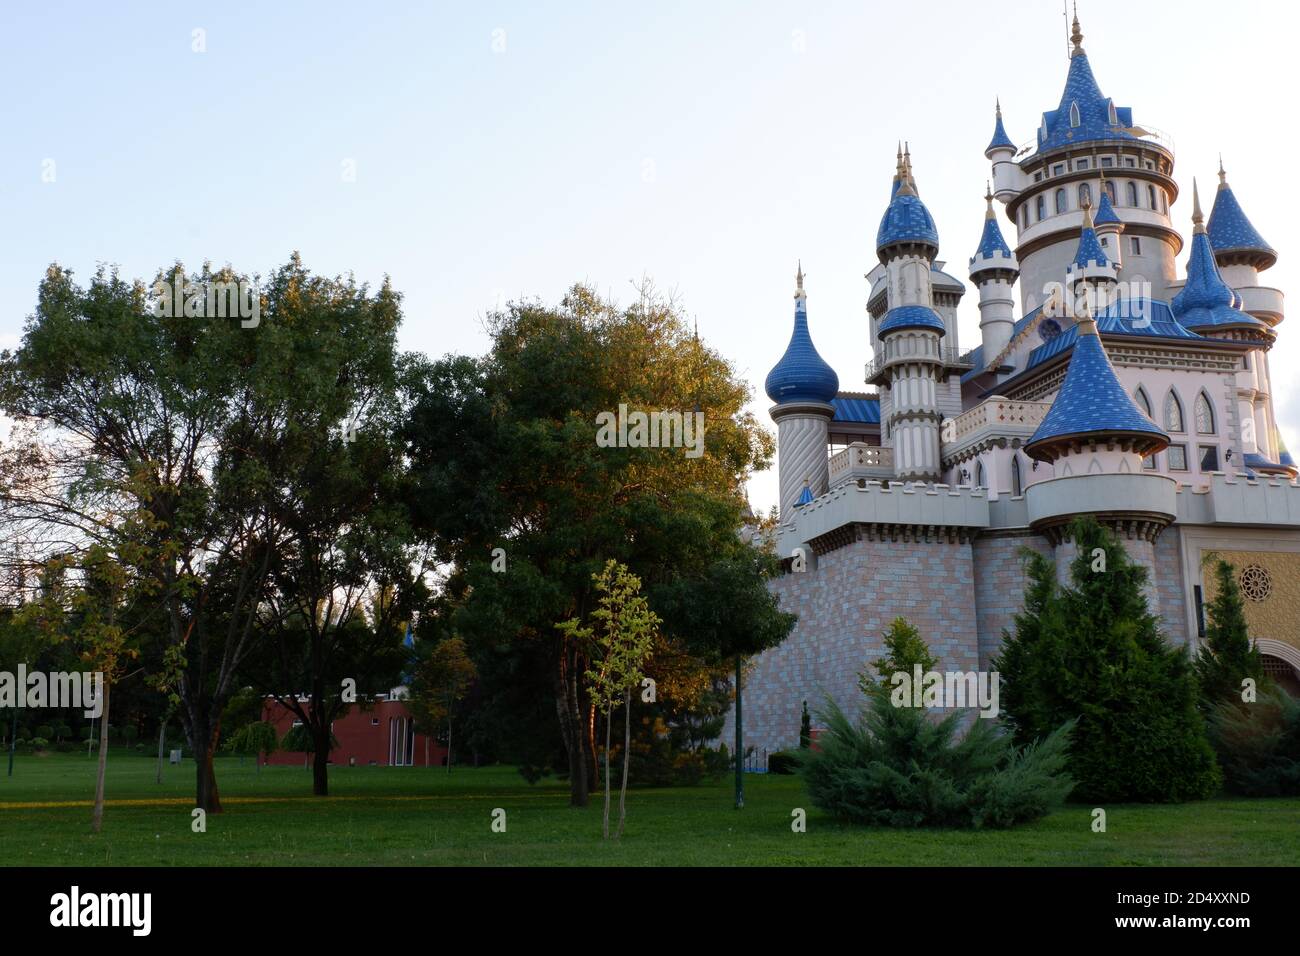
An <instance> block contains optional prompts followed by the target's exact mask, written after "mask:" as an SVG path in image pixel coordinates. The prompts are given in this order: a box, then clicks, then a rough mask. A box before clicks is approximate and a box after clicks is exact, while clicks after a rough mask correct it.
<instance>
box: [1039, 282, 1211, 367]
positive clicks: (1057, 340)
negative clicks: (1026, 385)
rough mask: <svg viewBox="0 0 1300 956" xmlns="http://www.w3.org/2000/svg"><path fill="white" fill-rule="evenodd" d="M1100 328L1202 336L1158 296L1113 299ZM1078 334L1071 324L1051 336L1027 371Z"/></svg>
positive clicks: (1067, 345) (1161, 336) (1064, 347)
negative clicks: (1125, 300)
mask: <svg viewBox="0 0 1300 956" xmlns="http://www.w3.org/2000/svg"><path fill="white" fill-rule="evenodd" d="M1096 321H1097V331H1098V332H1100V333H1101V334H1103V335H1140V336H1146V337H1149V338H1158V339H1197V340H1201V336H1199V335H1197V334H1196V333H1195V332H1191V331H1189V330H1188V329H1187V328H1185V327H1184V326H1183V325H1182V324H1180V323H1179V321H1178V320H1177V319H1176V318H1175V317H1174V314H1173V312H1172V311H1171V310H1170V308H1169V305H1168V303H1165V302H1161V301H1160V300H1159V299H1132V300H1130V301H1129V302H1127V303H1123V302H1113V303H1111V304H1110V306H1109V307H1107V309H1106V311H1104V312H1102V313H1100V314H1098V315H1097V317H1096ZM1078 336H1079V329H1078V326H1075V325H1072V326H1070V327H1069V328H1068V329H1066V330H1065V331H1063V332H1061V334H1060V335H1057V336H1054V337H1053V338H1050V339H1048V340H1047V341H1046V342H1044V343H1043V344H1042V345H1040V346H1038V348H1036V349H1034V350H1033V351H1032V352H1030V353H1029V358H1028V359H1027V360H1026V361H1025V368H1024V370H1025V371H1029V369H1031V368H1036V367H1037V366H1039V365H1042V364H1043V363H1044V362H1046V361H1047V360H1048V359H1050V358H1052V357H1053V356H1056V355H1061V354H1062V353H1064V352H1068V351H1069V350H1070V349H1071V348H1073V347H1074V343H1075V342H1076V341H1077V339H1078Z"/></svg>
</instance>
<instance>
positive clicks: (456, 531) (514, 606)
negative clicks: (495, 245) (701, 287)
mask: <svg viewBox="0 0 1300 956" xmlns="http://www.w3.org/2000/svg"><path fill="white" fill-rule="evenodd" d="M487 324H488V331H489V333H490V334H491V337H492V347H491V350H490V352H489V353H488V355H487V356H485V357H484V358H483V359H479V360H476V359H471V358H465V357H449V358H447V359H445V360H443V361H441V362H439V363H437V364H436V365H434V366H433V368H432V369H430V371H429V375H428V377H427V380H426V383H425V385H424V390H423V394H421V395H420V396H419V397H418V399H417V401H416V403H415V408H414V413H413V415H412V419H411V422H410V428H409V454H410V456H411V460H412V468H413V472H414V474H415V475H416V476H417V478H418V488H417V492H416V494H415V495H414V500H413V503H412V512H413V514H414V515H415V516H416V518H417V524H418V525H419V526H420V527H421V528H422V529H423V530H424V533H425V534H426V536H427V537H428V538H429V539H430V540H432V541H433V542H434V543H435V545H436V547H437V550H438V555H439V557H440V558H441V559H442V560H444V561H446V562H448V563H449V564H451V565H452V567H453V569H454V570H453V573H452V575H451V577H450V578H449V586H451V587H453V588H454V589H455V590H454V591H453V592H452V594H451V595H450V596H449V597H450V600H451V601H452V603H454V604H455V605H456V610H455V612H454V617H455V630H456V632H457V633H459V634H461V635H463V636H464V637H465V639H466V641H467V643H468V645H469V646H470V649H471V653H472V654H473V655H474V656H475V658H476V662H477V663H479V665H480V668H479V670H480V674H481V675H482V678H483V681H482V682H483V685H484V686H483V687H482V689H483V692H484V693H483V697H484V700H485V701H488V702H497V701H499V702H504V701H506V700H507V698H510V699H511V704H512V706H517V707H520V708H521V710H520V713H524V712H525V710H524V708H525V705H530V702H536V701H537V700H539V699H540V697H541V696H542V695H549V697H550V698H551V701H552V702H553V707H554V712H555V714H556V716H557V719H558V720H557V722H558V724H559V729H560V733H561V739H562V741H563V745H564V751H565V754H566V762H567V765H568V773H569V783H570V802H571V803H572V804H574V805H575V806H585V805H586V804H587V802H588V797H589V787H590V781H591V779H592V775H593V774H594V772H595V753H596V748H595V742H594V739H593V737H594V728H595V708H594V707H593V702H592V699H591V695H590V693H589V692H588V690H587V688H586V687H585V685H584V681H583V675H584V674H585V672H586V671H587V670H588V668H589V665H590V659H589V654H588V651H587V650H586V649H585V648H583V647H582V646H581V643H580V642H578V641H577V640H575V639H573V637H572V635H566V634H564V633H563V632H560V631H557V630H556V629H555V627H554V622H556V621H565V620H569V619H572V618H578V619H580V620H581V619H585V618H586V617H587V614H588V612H589V611H590V610H591V609H592V608H594V607H595V594H594V591H593V583H592V575H593V574H597V573H598V572H599V571H600V570H601V568H602V567H603V566H604V562H605V561H606V560H607V559H609V558H613V559H614V560H617V561H620V562H622V563H623V564H626V565H627V566H628V567H629V568H630V569H631V570H632V572H633V573H635V574H636V575H637V576H638V577H640V578H641V579H642V581H643V582H644V583H645V587H646V592H647V595H648V597H649V600H650V603H651V607H652V608H655V609H656V610H658V607H657V604H656V596H655V595H656V592H657V591H661V590H662V589H665V588H670V587H672V586H674V585H676V584H678V583H680V582H688V583H689V582H697V581H699V580H700V579H701V578H702V577H704V576H705V575H706V574H707V573H708V570H709V569H710V568H711V567H712V566H713V565H714V564H715V563H717V562H723V563H732V564H734V565H735V570H736V573H735V574H734V575H730V576H725V578H724V579H723V580H722V583H723V584H725V585H727V586H728V587H729V588H730V589H715V590H713V591H712V592H711V593H707V594H705V593H702V592H692V593H691V595H690V603H693V604H698V603H700V602H701V601H704V600H707V602H708V603H709V604H712V605H714V606H715V610H713V611H712V612H709V613H711V614H712V615H714V616H715V617H724V616H729V617H730V618H731V619H732V620H733V621H734V622H735V626H734V630H735V632H736V633H741V632H742V629H744V628H746V627H747V626H748V625H749V624H750V623H751V622H752V621H754V620H755V619H757V620H758V621H759V622H760V626H759V627H758V631H759V633H760V634H761V635H766V634H768V633H769V632H770V631H772V630H773V627H772V626H771V625H772V621H773V620H777V621H778V623H779V624H780V626H783V627H784V632H788V630H789V624H788V623H784V621H783V620H782V619H780V618H779V616H778V615H777V612H776V609H775V601H774V600H773V599H772V597H771V595H770V594H769V593H768V592H767V591H766V588H765V587H764V586H763V582H762V580H761V576H760V570H759V569H760V564H759V560H758V558H756V557H753V556H746V558H744V559H742V558H739V557H737V555H739V554H740V552H741V549H748V546H747V545H744V544H743V543H742V542H741V541H740V540H739V537H738V535H737V531H738V529H739V528H740V526H741V524H742V513H743V510H744V506H745V502H744V496H743V484H744V481H745V479H746V477H747V476H748V473H749V471H750V470H751V469H753V468H755V467H765V466H766V465H767V464H768V463H769V461H770V457H771V453H772V442H771V438H770V436H768V435H767V434H766V433H765V432H763V431H762V430H760V429H759V428H758V426H757V424H756V423H755V421H754V420H753V418H752V416H750V415H749V414H748V413H746V412H745V411H744V407H745V404H746V403H747V401H748V397H749V395H748V389H747V388H746V386H745V385H744V384H743V383H742V382H741V381H740V380H739V379H738V377H737V376H736V375H735V373H734V371H733V370H732V369H731V367H730V366H729V365H728V364H727V363H726V362H725V361H724V360H722V359H721V358H720V357H719V356H717V355H716V354H715V353H713V352H711V351H710V350H709V349H707V348H706V347H705V346H704V345H702V344H701V343H700V342H699V341H698V339H696V338H695V337H694V336H693V335H692V334H691V331H690V329H689V328H688V326H687V323H686V322H685V321H684V320H683V318H682V316H681V313H680V310H679V309H678V308H677V307H676V306H675V305H673V304H672V303H671V302H665V301H662V300H660V299H657V298H656V297H654V296H653V295H652V294H650V293H649V292H648V291H646V292H645V294H643V295H642V296H641V297H640V299H639V300H638V301H637V302H636V303H634V304H633V305H631V306H630V307H625V308H624V307H618V306H616V305H615V304H613V303H610V302H605V301H602V300H601V299H599V298H598V297H597V296H596V295H595V294H594V293H592V292H591V291H590V290H588V289H584V288H581V287H575V288H574V289H573V290H572V291H571V292H570V293H569V295H568V296H567V297H566V298H565V299H564V301H563V302H562V303H561V305H560V306H559V307H558V308H547V307H545V306H541V305H536V304H528V303H524V304H516V305H512V306H510V307H509V308H508V309H507V310H505V311H504V312H502V313H499V314H495V315H493V316H491V317H490V318H489V320H488V323H487ZM620 406H623V408H624V410H625V411H627V412H629V413H630V412H631V411H637V410H640V411H654V410H668V411H675V412H679V413H684V414H686V415H688V416H693V415H694V413H695V412H696V411H697V410H698V411H699V412H700V413H701V414H702V415H703V417H704V421H705V433H704V435H702V436H701V438H702V441H701V443H700V444H699V446H698V451H699V455H698V457H694V451H695V449H691V448H683V447H662V446H660V447H648V445H640V444H637V443H634V442H626V443H621V444H618V445H616V446H613V447H605V446H603V445H602V444H598V442H597V436H598V434H599V431H600V429H599V422H598V420H597V416H599V415H601V414H602V413H609V414H617V413H618V412H619V411H620ZM691 422H692V424H693V423H694V418H693V417H692V418H691ZM688 451H689V452H691V453H692V456H693V457H687V454H686V452H688ZM749 550H752V549H749ZM685 597H686V596H685V594H683V600H685ZM694 611H695V613H696V616H698V617H700V618H704V617H706V616H708V615H707V614H706V612H705V610H704V609H702V608H698V607H697V608H695V609H694ZM661 616H663V617H664V618H665V620H667V615H666V614H661ZM686 616H687V615H685V614H682V615H679V616H678V619H679V620H680V619H683V618H685V617H686ZM729 628H730V625H727V626H725V627H720V628H718V632H719V633H721V631H722V630H728V629H729ZM777 629H779V627H778V628H777ZM751 630H752V628H751ZM665 631H666V633H667V634H668V635H669V636H671V637H679V638H680V639H681V640H682V641H683V643H684V644H685V645H686V646H687V647H688V648H689V649H692V650H694V649H695V648H696V646H697V645H695V644H694V643H692V642H693V640H694V638H695V635H694V634H692V633H691V632H690V631H687V630H684V629H683V630H678V629H677V628H676V627H675V626H674V627H668V626H666V627H665ZM784 632H783V633H782V635H781V636H784ZM749 639H750V638H748V637H746V640H749ZM524 661H529V662H532V663H531V666H522V663H523V662H524ZM538 665H540V673H539V667H538ZM505 680H510V681H515V682H517V683H513V684H511V685H510V686H509V687H507V686H506V685H505V684H504V683H503V681H505ZM522 688H526V692H525V691H523V690H522ZM511 695H515V696H513V697H511ZM527 713H528V714H529V716H530V717H531V715H532V713H533V711H531V710H528V711H527ZM502 723H506V722H505V721H502ZM539 743H540V742H539ZM547 759H548V757H547V756H546V755H545V754H542V753H539V754H538V755H537V756H536V758H535V761H536V762H537V763H538V764H540V763H544V762H545V761H546V760H547ZM521 760H522V761H523V762H526V763H533V762H534V760H532V759H528V758H526V757H523V755H521Z"/></svg>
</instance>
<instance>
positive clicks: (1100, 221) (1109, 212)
mask: <svg viewBox="0 0 1300 956" xmlns="http://www.w3.org/2000/svg"><path fill="white" fill-rule="evenodd" d="M1092 221H1093V224H1094V225H1098V226H1110V225H1114V224H1115V223H1120V224H1121V225H1123V222H1124V220H1122V219H1120V218H1119V216H1117V215H1115V206H1114V205H1113V204H1112V203H1111V201H1110V193H1109V192H1107V191H1106V190H1104V189H1103V190H1102V191H1101V202H1099V203H1098V204H1097V215H1095V216H1093V218H1092Z"/></svg>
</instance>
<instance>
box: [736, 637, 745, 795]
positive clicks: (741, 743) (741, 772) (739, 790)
mask: <svg viewBox="0 0 1300 956" xmlns="http://www.w3.org/2000/svg"><path fill="white" fill-rule="evenodd" d="M740 690H741V688H740V655H739V654H737V655H736V809H737V810H743V809H745V724H744V720H743V714H742V712H741V709H740Z"/></svg>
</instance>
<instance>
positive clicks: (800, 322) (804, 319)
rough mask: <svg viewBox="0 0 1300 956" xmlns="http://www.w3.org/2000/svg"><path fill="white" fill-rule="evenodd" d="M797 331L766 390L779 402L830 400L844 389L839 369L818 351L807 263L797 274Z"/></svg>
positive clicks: (771, 372) (773, 371) (795, 321)
mask: <svg viewBox="0 0 1300 956" xmlns="http://www.w3.org/2000/svg"><path fill="white" fill-rule="evenodd" d="M795 282H796V290H795V294H794V332H793V333H791V335H790V344H789V345H787V346H786V349H785V354H784V355H782V356H781V361H779V362H777V363H776V366H775V367H774V368H773V369H772V371H770V372H768V374H767V381H766V382H764V385H763V387H764V390H765V391H766V392H767V395H768V397H769V398H770V399H772V401H774V402H776V403H777V404H778V405H781V404H785V403H787V402H823V403H829V402H830V400H831V399H833V398H834V397H835V395H836V393H837V392H838V391H839V390H840V379H839V376H838V375H836V374H835V370H834V369H833V368H831V367H830V366H829V365H827V364H826V361H825V360H824V359H823V358H822V357H821V356H820V355H819V354H818V353H817V347H816V346H815V345H813V341H812V336H811V335H809V333H808V297H807V295H805V294H804V290H803V263H802V262H800V264H799V271H798V273H796V277H795Z"/></svg>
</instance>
